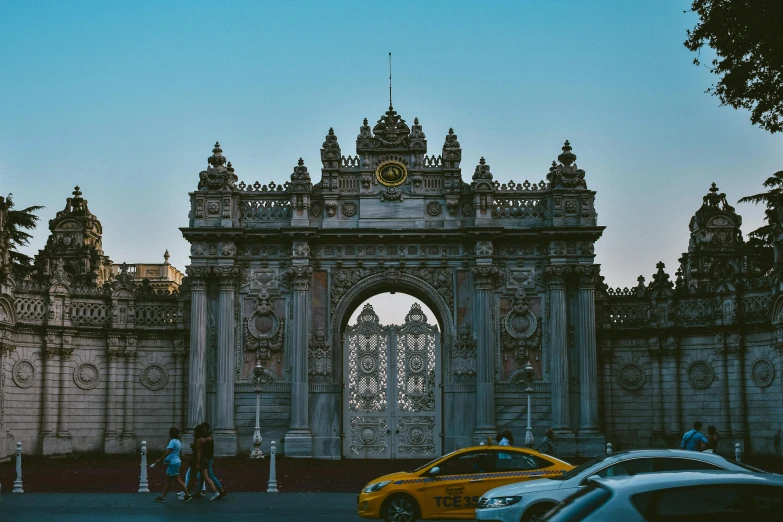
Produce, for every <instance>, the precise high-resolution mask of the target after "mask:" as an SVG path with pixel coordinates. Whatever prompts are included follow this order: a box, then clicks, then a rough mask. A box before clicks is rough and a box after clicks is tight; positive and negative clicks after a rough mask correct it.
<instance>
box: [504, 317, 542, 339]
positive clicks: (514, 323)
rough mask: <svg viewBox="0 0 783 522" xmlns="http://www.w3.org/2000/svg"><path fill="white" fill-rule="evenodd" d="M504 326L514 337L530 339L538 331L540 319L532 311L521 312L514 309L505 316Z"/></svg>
mask: <svg viewBox="0 0 783 522" xmlns="http://www.w3.org/2000/svg"><path fill="white" fill-rule="evenodd" d="M503 326H504V327H505V329H506V332H508V335H510V336H511V337H513V338H514V339H528V338H529V337H531V336H532V335H533V334H534V333H536V328H538V319H536V316H535V314H533V312H531V311H528V312H527V313H524V314H520V313H517V312H515V311H513V310H512V311H510V312H509V313H508V314H506V316H505V317H503Z"/></svg>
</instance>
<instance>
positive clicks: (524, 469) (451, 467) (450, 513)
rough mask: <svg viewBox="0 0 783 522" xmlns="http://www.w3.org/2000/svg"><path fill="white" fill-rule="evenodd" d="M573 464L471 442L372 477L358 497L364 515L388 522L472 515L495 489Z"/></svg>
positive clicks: (560, 471) (531, 452)
mask: <svg viewBox="0 0 783 522" xmlns="http://www.w3.org/2000/svg"><path fill="white" fill-rule="evenodd" d="M572 468H573V466H571V465H570V464H568V463H567V462H563V461H562V460H559V459H556V458H554V457H550V456H549V455H544V454H543V453H539V452H537V451H535V450H531V449H527V448H516V447H512V446H472V447H469V448H464V449H461V450H457V451H455V452H452V453H449V454H448V455H445V456H443V457H440V458H437V459H435V460H433V461H432V462H428V463H427V464H425V465H423V466H421V467H419V468H417V469H415V470H413V471H401V472H398V473H392V474H391V475H384V476H383V477H378V478H377V479H375V480H372V481H370V483H369V484H367V486H365V487H364V489H362V492H361V494H360V495H359V506H358V509H359V516H361V517H362V518H383V519H385V520H386V521H387V522H413V521H415V520H417V519H419V518H421V519H425V520H426V519H432V518H443V519H473V518H475V515H476V502H478V499H479V498H480V497H481V495H483V494H484V493H486V492H487V491H489V490H490V489H492V488H496V487H499V486H504V485H506V484H512V483H515V482H522V481H524V480H533V479H538V478H545V477H554V476H557V475H561V474H563V473H565V472H566V471H568V470H570V469H572Z"/></svg>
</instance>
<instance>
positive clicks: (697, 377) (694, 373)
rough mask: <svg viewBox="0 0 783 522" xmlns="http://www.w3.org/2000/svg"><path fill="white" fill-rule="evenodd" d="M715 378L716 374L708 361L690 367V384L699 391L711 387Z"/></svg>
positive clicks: (697, 362) (695, 363) (698, 362)
mask: <svg viewBox="0 0 783 522" xmlns="http://www.w3.org/2000/svg"><path fill="white" fill-rule="evenodd" d="M714 378H715V372H714V370H713V369H712V366H710V365H709V363H708V362H707V361H696V362H693V363H691V365H690V366H688V382H689V383H690V385H691V386H693V387H694V388H696V389H697V390H700V389H703V388H707V387H709V385H710V384H712V380H713V379H714Z"/></svg>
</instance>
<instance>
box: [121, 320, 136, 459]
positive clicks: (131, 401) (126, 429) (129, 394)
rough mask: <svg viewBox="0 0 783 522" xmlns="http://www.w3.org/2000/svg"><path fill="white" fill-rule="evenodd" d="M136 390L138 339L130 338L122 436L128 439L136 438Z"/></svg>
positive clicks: (127, 346)
mask: <svg viewBox="0 0 783 522" xmlns="http://www.w3.org/2000/svg"><path fill="white" fill-rule="evenodd" d="M135 388H136V337H131V336H128V339H127V344H126V345H125V415H124V416H123V420H122V436H123V438H128V439H133V438H135V437H136V433H135V430H134V408H135V398H136V394H135ZM126 444H127V443H126ZM134 447H135V443H134Z"/></svg>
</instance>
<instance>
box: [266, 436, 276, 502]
mask: <svg viewBox="0 0 783 522" xmlns="http://www.w3.org/2000/svg"><path fill="white" fill-rule="evenodd" d="M275 453H277V452H276V451H275V441H272V447H271V448H270V450H269V485H268V487H267V488H266V492H267V493H277V472H276V471H275Z"/></svg>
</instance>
